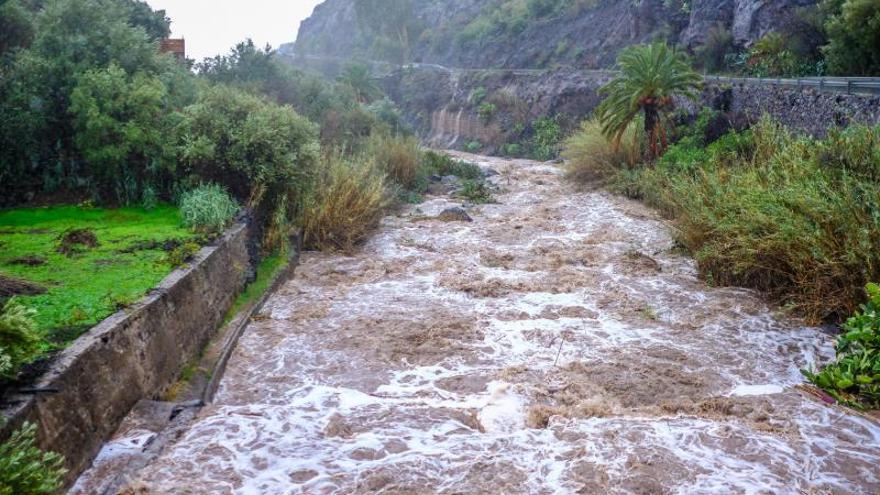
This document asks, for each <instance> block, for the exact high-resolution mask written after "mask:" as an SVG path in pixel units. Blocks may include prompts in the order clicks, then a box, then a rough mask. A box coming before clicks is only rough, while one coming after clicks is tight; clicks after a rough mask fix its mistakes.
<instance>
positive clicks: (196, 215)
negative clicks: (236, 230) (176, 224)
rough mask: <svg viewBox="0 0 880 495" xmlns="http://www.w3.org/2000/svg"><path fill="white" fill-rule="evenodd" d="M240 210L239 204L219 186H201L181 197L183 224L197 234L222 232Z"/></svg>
mask: <svg viewBox="0 0 880 495" xmlns="http://www.w3.org/2000/svg"><path fill="white" fill-rule="evenodd" d="M238 209H239V206H238V203H236V202H235V200H234V199H232V198H231V197H230V196H229V193H227V192H226V190H225V189H223V188H222V187H221V186H218V185H217V184H205V185H201V186H199V187H197V188H195V189H193V190H191V191H187V192H185V193H183V195H182V196H181V197H180V216H181V217H183V223H184V224H185V225H186V226H187V227H189V228H191V229H193V230H195V231H196V232H203V233H213V234H218V233H220V232H222V231H223V229H224V228H226V226H227V225H229V222H230V221H231V220H232V217H234V216H235V214H236V213H237V212H238Z"/></svg>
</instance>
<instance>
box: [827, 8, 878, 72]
mask: <svg viewBox="0 0 880 495" xmlns="http://www.w3.org/2000/svg"><path fill="white" fill-rule="evenodd" d="M822 9H823V10H824V11H825V14H826V15H827V16H828V17H827V21H826V23H825V29H826V31H827V35H828V44H827V45H825V47H824V48H823V52H824V53H825V57H826V59H827V61H828V69H829V70H830V71H831V73H833V74H837V75H841V76H871V75H874V76H876V75H880V0H845V1H841V0H825V2H823V4H822Z"/></svg>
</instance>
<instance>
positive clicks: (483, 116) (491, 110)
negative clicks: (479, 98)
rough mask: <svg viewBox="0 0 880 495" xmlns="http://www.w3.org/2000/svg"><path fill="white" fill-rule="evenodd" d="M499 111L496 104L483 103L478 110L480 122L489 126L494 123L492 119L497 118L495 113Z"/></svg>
mask: <svg viewBox="0 0 880 495" xmlns="http://www.w3.org/2000/svg"><path fill="white" fill-rule="evenodd" d="M496 111H498V107H497V106H495V104H494V103H489V102H483V103H481V104H480V106H479V107H478V108H477V115H479V116H480V120H481V121H482V122H483V123H484V124H488V123H489V122H492V119H493V118H495V112H496Z"/></svg>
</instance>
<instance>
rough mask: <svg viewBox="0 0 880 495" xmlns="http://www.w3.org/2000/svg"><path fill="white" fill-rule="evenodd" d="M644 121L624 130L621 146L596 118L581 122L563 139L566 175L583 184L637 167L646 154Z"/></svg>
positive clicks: (601, 179)
mask: <svg viewBox="0 0 880 495" xmlns="http://www.w3.org/2000/svg"><path fill="white" fill-rule="evenodd" d="M640 134H643V132H642V131H641V124H640V123H635V124H633V125H631V126H630V127H629V129H627V131H626V132H625V133H624V135H623V137H622V139H621V141H620V147H619V148H618V149H617V150H615V149H614V145H613V144H612V143H611V141H610V140H608V138H607V137H605V135H604V134H603V133H602V126H601V124H599V122H597V121H595V120H587V121H584V122H583V123H582V124H581V128H580V130H579V131H577V132H575V133H573V134H572V135H571V136H569V137H568V139H566V140H565V142H564V143H563V145H562V147H563V151H562V157H563V158H564V159H565V165H566V170H565V172H566V176H567V177H568V178H569V179H570V180H572V181H574V182H577V183H579V184H588V183H593V182H597V181H603V180H605V179H607V178H609V177H611V176H613V175H614V174H615V173H616V172H617V171H618V170H620V169H629V168H632V167H635V166H636V164H637V163H639V161H640V160H641V158H642V156H643V154H644V149H643V148H644V147H643V146H642V144H641V143H642V142H643V140H642V139H641V136H640Z"/></svg>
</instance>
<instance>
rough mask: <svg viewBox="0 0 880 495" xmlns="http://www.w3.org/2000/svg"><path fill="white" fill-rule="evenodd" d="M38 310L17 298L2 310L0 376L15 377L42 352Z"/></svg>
mask: <svg viewBox="0 0 880 495" xmlns="http://www.w3.org/2000/svg"><path fill="white" fill-rule="evenodd" d="M35 314H36V311H34V310H32V309H28V308H26V307H25V306H24V305H22V304H21V303H19V302H18V301H17V300H16V299H15V298H13V299H10V300H8V301H6V303H5V304H4V305H3V309H2V311H0V377H5V378H14V377H15V376H16V374H17V373H18V370H19V368H20V367H21V366H22V365H23V364H27V363H29V362H31V361H32V360H33V359H34V358H35V357H36V356H38V355H39V353H40V341H41V339H40V335H39V334H38V333H37V325H36V323H35V322H34V315H35Z"/></svg>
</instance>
